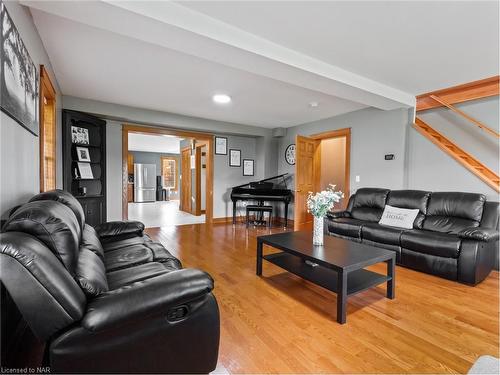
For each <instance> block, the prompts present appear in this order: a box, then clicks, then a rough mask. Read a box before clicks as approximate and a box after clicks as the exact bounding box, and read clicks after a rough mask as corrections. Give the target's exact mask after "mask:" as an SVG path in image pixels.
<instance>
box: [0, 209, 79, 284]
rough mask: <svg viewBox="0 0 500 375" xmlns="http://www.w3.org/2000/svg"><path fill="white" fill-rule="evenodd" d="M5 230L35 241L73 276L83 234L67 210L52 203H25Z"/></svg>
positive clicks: (8, 222)
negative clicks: (42, 245) (22, 234)
mask: <svg viewBox="0 0 500 375" xmlns="http://www.w3.org/2000/svg"><path fill="white" fill-rule="evenodd" d="M3 230H4V231H5V232H24V233H28V234H31V235H32V236H34V237H36V238H37V239H38V240H40V241H41V242H43V243H44V244H45V245H46V246H47V247H48V248H49V249H50V250H51V251H52V253H54V255H55V256H56V257H57V258H58V259H59V260H60V261H61V262H62V263H63V264H64V266H65V267H66V269H67V270H68V271H69V272H70V273H71V274H72V275H74V273H75V269H76V263H77V259H78V252H79V247H80V243H79V242H80V237H81V230H80V225H79V223H78V221H77V219H76V217H75V215H74V214H73V211H71V209H70V208H69V207H68V206H66V205H64V204H62V203H59V202H56V201H52V200H49V201H35V202H29V203H26V204H24V205H22V206H21V207H19V208H18V209H17V210H16V212H14V213H13V214H12V216H11V217H10V218H9V219H8V220H7V222H6V223H5V225H4V227H3Z"/></svg>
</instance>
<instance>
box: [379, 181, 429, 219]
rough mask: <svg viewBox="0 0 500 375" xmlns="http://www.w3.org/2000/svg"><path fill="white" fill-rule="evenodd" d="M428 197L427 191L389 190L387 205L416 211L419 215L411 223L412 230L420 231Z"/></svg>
mask: <svg viewBox="0 0 500 375" xmlns="http://www.w3.org/2000/svg"><path fill="white" fill-rule="evenodd" d="M430 196H431V193H430V192H429V191H422V190H391V191H390V192H389V195H388V196H387V204H388V205H389V206H393V207H399V208H409V209H418V210H419V213H418V215H417V217H416V219H415V221H414V222H413V228H415V229H422V225H423V222H424V219H425V214H426V213H427V204H428V202H429V197H430Z"/></svg>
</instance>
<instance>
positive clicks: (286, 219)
mask: <svg viewBox="0 0 500 375" xmlns="http://www.w3.org/2000/svg"><path fill="white" fill-rule="evenodd" d="M285 228H288V202H285Z"/></svg>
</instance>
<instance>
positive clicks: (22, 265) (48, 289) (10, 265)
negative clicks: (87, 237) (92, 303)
mask: <svg viewBox="0 0 500 375" xmlns="http://www.w3.org/2000/svg"><path fill="white" fill-rule="evenodd" d="M0 275H2V283H3V284H4V285H5V286H6V287H7V289H8V291H9V293H10V295H11V296H12V298H13V300H14V302H15V304H16V306H17V307H18V308H19V311H20V312H21V313H22V315H23V318H24V319H25V320H26V322H27V323H28V324H29V326H30V329H31V330H32V331H33V332H34V333H35V334H36V335H37V337H38V338H39V339H41V340H45V339H46V338H48V337H50V336H52V335H53V334H54V333H55V332H59V331H61V329H63V328H65V327H67V326H70V325H71V324H73V323H74V322H76V321H78V320H80V319H81V318H82V316H83V314H84V312H85V307H86V299H85V294H84V293H83V291H82V289H81V288H80V287H79V285H78V283H77V282H76V281H75V279H74V278H73V276H72V275H71V274H70V273H69V272H68V270H67V269H66V268H65V267H64V266H63V264H61V261H60V260H59V259H58V258H57V257H56V256H55V255H54V253H53V251H52V250H51V249H49V248H48V247H47V246H46V245H45V244H44V243H43V242H42V241H40V240H39V239H37V238H35V237H34V236H32V235H30V234H26V233H20V232H7V233H0ZM2 303H3V301H2ZM2 318H3V317H2ZM2 334H3V332H2Z"/></svg>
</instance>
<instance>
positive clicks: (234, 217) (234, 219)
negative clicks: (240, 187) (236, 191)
mask: <svg viewBox="0 0 500 375" xmlns="http://www.w3.org/2000/svg"><path fill="white" fill-rule="evenodd" d="M235 224H236V201H233V225H235Z"/></svg>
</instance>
